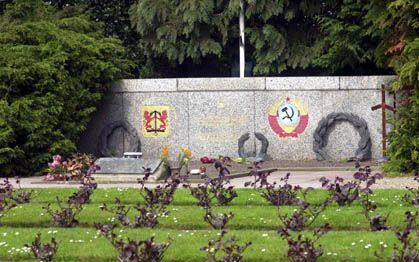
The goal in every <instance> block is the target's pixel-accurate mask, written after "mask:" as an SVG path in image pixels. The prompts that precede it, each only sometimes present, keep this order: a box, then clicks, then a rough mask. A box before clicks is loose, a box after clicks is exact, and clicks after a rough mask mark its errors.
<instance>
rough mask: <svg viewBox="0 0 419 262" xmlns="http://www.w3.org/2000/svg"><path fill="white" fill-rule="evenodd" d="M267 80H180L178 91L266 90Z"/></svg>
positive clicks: (233, 78)
mask: <svg viewBox="0 0 419 262" xmlns="http://www.w3.org/2000/svg"><path fill="white" fill-rule="evenodd" d="M264 89H265V78H263V77H249V78H236V77H229V78H179V79H178V91H230V90H236V91H239V90H241V91H252V90H264Z"/></svg>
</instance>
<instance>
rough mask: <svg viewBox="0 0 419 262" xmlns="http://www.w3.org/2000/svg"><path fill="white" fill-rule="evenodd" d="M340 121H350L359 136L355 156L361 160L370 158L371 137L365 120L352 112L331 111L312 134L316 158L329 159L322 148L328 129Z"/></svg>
mask: <svg viewBox="0 0 419 262" xmlns="http://www.w3.org/2000/svg"><path fill="white" fill-rule="evenodd" d="M342 121H346V122H349V123H351V124H352V125H353V126H354V128H355V129H356V130H357V131H358V133H359V135H360V136H361V140H360V141H359V142H358V149H357V150H356V152H355V158H356V159H357V160H361V161H363V160H369V159H371V137H370V132H369V130H368V124H367V122H366V121H365V120H364V119H363V118H361V117H359V116H357V115H355V114H352V113H331V114H329V115H327V116H326V117H325V118H322V120H320V122H319V125H318V126H317V128H316V130H315V131H314V134H313V137H314V142H313V150H314V153H316V158H317V160H330V157H329V156H328V155H327V153H326V151H325V149H324V148H325V147H326V145H327V140H328V136H329V133H330V129H331V128H332V127H333V126H335V125H336V124H337V123H339V122H342Z"/></svg>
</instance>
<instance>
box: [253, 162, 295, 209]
mask: <svg viewBox="0 0 419 262" xmlns="http://www.w3.org/2000/svg"><path fill="white" fill-rule="evenodd" d="M251 174H252V176H253V177H254V181H249V182H246V183H245V186H246V187H247V186H251V187H253V188H256V189H257V190H259V191H260V192H261V193H260V194H261V196H262V197H263V198H265V199H266V200H267V201H269V202H270V203H271V204H272V205H274V206H289V205H294V204H296V201H297V195H298V192H300V191H301V190H302V189H301V187H300V186H298V185H297V186H292V185H291V184H288V180H289V177H290V175H291V174H290V173H287V174H286V175H285V176H284V177H282V178H281V182H283V185H280V184H278V183H277V182H273V183H269V182H268V180H267V178H268V176H269V175H270V174H271V172H270V171H269V172H260V171H259V172H258V171H257V167H256V168H254V169H253V170H252V172H251Z"/></svg>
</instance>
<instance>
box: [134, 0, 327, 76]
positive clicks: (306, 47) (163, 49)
mask: <svg viewBox="0 0 419 262" xmlns="http://www.w3.org/2000/svg"><path fill="white" fill-rule="evenodd" d="M244 2H245V10H246V14H245V15H246V38H247V39H248V41H247V42H246V54H247V57H246V60H250V61H252V62H253V63H254V69H253V73H254V74H255V75H271V74H279V73H281V72H284V71H285V70H287V69H295V68H303V69H304V68H307V67H309V66H310V62H311V59H312V58H313V57H314V55H315V52H313V48H312V47H313V46H314V43H315V41H316V37H317V36H319V31H318V27H317V26H316V23H315V21H314V16H315V15H318V14H322V13H324V12H327V11H329V10H330V9H331V8H334V1H328V0H325V1H319V2H314V3H313V2H310V1H307V0H298V1H288V0H262V1H254V0H247V1H244ZM238 15H239V0H232V1H226V0H202V1H194V0H185V1H179V0H138V1H137V2H136V3H135V4H134V5H133V6H132V7H131V10H130V16H131V21H132V23H133V25H134V26H135V27H136V29H137V31H138V32H139V34H140V36H141V38H142V42H143V43H144V48H145V51H146V53H147V55H148V56H149V57H162V56H163V57H167V58H168V60H169V61H175V62H177V63H179V64H182V63H184V62H185V61H188V59H191V60H192V61H193V62H194V63H200V62H201V61H202V60H203V59H206V58H211V57H212V58H223V59H225V60H227V61H228V63H229V64H230V66H231V65H232V64H234V63H235V62H236V61H238V38H239V28H238ZM220 60H221V59H220ZM225 60H224V61H225ZM202 66H203V67H206V68H207V70H211V68H208V65H202Z"/></svg>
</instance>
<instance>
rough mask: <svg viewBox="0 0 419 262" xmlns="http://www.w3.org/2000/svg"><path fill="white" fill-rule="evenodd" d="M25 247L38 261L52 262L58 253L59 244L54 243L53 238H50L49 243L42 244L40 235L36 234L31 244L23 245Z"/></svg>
mask: <svg viewBox="0 0 419 262" xmlns="http://www.w3.org/2000/svg"><path fill="white" fill-rule="evenodd" d="M25 247H29V248H30V249H31V251H32V254H33V255H34V257H35V258H36V259H38V260H39V261H52V259H53V258H54V256H55V254H56V253H57V251H58V247H59V244H58V243H57V241H55V238H51V241H50V242H49V243H46V244H43V243H42V242H41V233H38V234H37V235H36V237H35V240H34V241H33V242H32V244H31V245H25Z"/></svg>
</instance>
